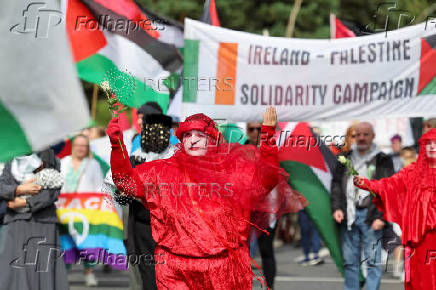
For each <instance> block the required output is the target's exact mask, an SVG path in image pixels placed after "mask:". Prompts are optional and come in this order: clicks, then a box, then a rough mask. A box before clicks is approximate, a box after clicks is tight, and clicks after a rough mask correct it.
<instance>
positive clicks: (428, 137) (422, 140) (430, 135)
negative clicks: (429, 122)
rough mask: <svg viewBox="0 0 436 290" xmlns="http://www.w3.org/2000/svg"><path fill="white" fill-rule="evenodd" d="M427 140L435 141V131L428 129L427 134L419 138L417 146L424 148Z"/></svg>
mask: <svg viewBox="0 0 436 290" xmlns="http://www.w3.org/2000/svg"><path fill="white" fill-rule="evenodd" d="M429 140H436V129H435V128H433V129H430V130H428V131H427V133H425V134H423V135H422V136H421V138H419V145H420V146H425V144H427V141H429Z"/></svg>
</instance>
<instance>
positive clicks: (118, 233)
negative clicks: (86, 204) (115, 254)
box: [58, 222, 124, 240]
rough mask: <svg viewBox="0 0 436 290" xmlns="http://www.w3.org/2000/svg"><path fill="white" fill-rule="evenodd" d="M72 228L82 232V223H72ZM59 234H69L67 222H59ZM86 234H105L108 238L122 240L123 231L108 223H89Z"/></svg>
mask: <svg viewBox="0 0 436 290" xmlns="http://www.w3.org/2000/svg"><path fill="white" fill-rule="evenodd" d="M73 227H74V229H76V231H77V232H78V233H80V234H83V223H81V222H79V223H74V225H73ZM58 228H59V235H69V230H68V224H59V227H58ZM88 235H105V236H107V237H110V238H114V239H118V240H123V239H124V234H123V231H122V230H121V229H119V228H116V227H113V226H109V225H93V224H90V225H89V231H88Z"/></svg>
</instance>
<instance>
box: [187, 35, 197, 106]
mask: <svg viewBox="0 0 436 290" xmlns="http://www.w3.org/2000/svg"><path fill="white" fill-rule="evenodd" d="M199 46H200V42H199V41H198V40H191V39H185V49H184V52H185V54H184V58H183V60H184V61H183V102H187V103H195V102H196V101H197V93H198V90H197V86H198V52H199Z"/></svg>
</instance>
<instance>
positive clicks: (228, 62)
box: [215, 42, 238, 105]
mask: <svg viewBox="0 0 436 290" xmlns="http://www.w3.org/2000/svg"><path fill="white" fill-rule="evenodd" d="M237 58H238V44H237V43H226V42H220V46H219V48H218V65H217V72H216V78H217V82H216V88H215V104H216V105H234V104H235V84H236V60H237Z"/></svg>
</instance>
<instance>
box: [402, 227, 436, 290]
mask: <svg viewBox="0 0 436 290" xmlns="http://www.w3.org/2000/svg"><path fill="white" fill-rule="evenodd" d="M404 259H410V280H409V281H407V280H406V282H405V285H404V288H405V290H436V230H433V231H431V232H427V234H425V236H424V238H423V240H422V241H421V242H420V243H419V244H418V246H417V247H415V248H411V251H410V255H409V256H408V255H407V254H406V255H405V257H404ZM406 270H407V269H406ZM406 276H407V273H406Z"/></svg>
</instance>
